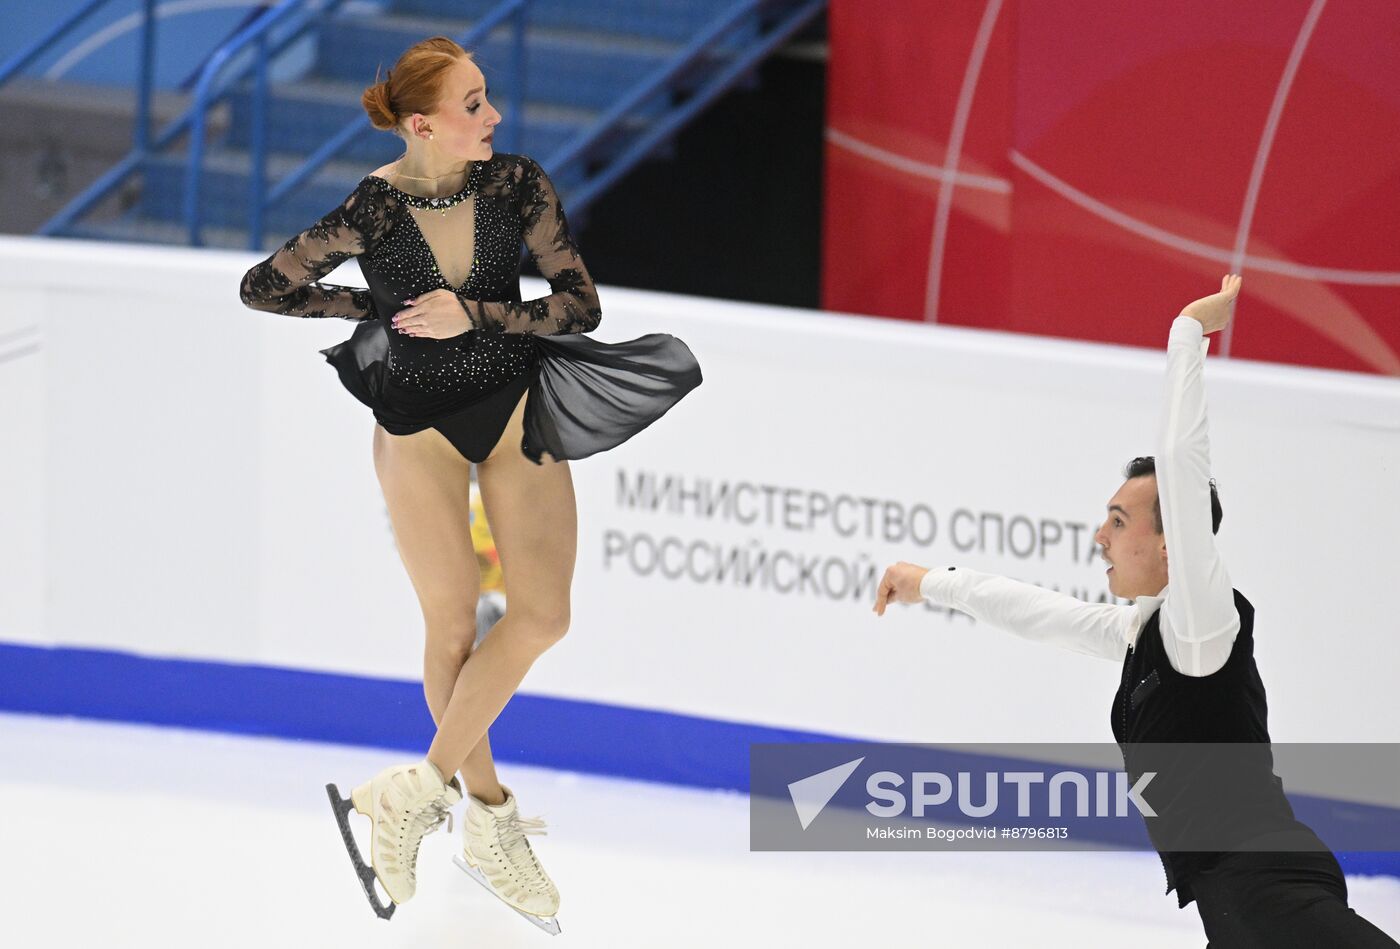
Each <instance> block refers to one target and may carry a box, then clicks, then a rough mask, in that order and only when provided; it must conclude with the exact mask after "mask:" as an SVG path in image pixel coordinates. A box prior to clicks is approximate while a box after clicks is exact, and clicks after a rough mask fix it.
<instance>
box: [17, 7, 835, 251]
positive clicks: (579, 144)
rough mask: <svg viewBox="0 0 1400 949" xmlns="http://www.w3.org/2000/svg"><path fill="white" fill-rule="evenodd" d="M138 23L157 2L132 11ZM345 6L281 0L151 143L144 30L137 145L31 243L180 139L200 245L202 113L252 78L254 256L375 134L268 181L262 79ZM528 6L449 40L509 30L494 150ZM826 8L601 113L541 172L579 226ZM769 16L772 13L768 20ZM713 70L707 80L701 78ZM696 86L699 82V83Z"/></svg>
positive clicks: (692, 45) (705, 57)
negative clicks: (303, 189)
mask: <svg viewBox="0 0 1400 949" xmlns="http://www.w3.org/2000/svg"><path fill="white" fill-rule="evenodd" d="M105 2H107V0H91V2H90V3H89V4H88V5H87V6H86V7H84V9H83V10H81V11H79V13H78V14H75V15H74V16H73V17H69V18H68V19H67V20H65V22H64V23H63V24H60V26H59V27H56V28H55V29H54V30H53V31H51V33H50V35H49V36H47V37H45V38H44V39H43V40H42V41H41V42H39V43H36V44H32V45H31V48H30V49H27V50H26V51H24V52H23V53H21V54H20V55H19V56H17V57H15V58H13V59H12V60H11V61H10V62H9V63H6V64H5V66H4V67H0V83H3V82H4V81H5V79H7V78H8V77H9V76H10V75H13V74H14V73H15V72H17V71H18V69H22V68H23V67H24V66H25V65H27V64H28V63H29V62H32V61H33V59H34V58H35V57H37V56H38V55H40V53H41V52H42V50H43V49H44V48H47V44H50V43H52V42H53V41H54V40H55V39H56V38H57V36H58V35H60V34H61V33H62V31H63V30H66V29H69V28H71V27H72V26H73V25H74V24H75V23H76V22H77V21H78V19H80V18H81V16H86V15H87V14H88V13H90V12H92V10H95V9H96V8H97V7H99V6H101V5H102V4H103V3H105ZM142 2H143V3H145V5H146V9H147V11H148V17H149V16H150V15H151V14H152V11H153V9H154V3H155V0H142ZM343 2H344V0H281V2H279V3H277V4H276V6H274V7H272V8H270V9H268V10H267V11H266V12H264V13H263V14H262V15H261V16H259V17H258V18H257V19H256V20H254V21H253V22H252V23H250V24H248V25H247V26H246V27H245V28H243V29H242V30H240V31H239V32H238V33H237V34H236V35H235V36H234V37H233V38H231V39H230V40H229V41H228V42H227V43H225V44H223V46H221V47H220V48H219V49H218V50H216V51H215V53H214V54H213V55H212V56H211V57H210V58H209V60H208V61H207V62H206V63H205V65H204V67H203V69H202V70H201V72H200V75H199V79H198V80H197V82H196V85H195V91H194V94H193V98H192V102H191V104H190V106H189V107H188V108H187V109H186V110H185V112H184V113H183V114H181V115H180V116H179V117H178V118H177V119H176V120H174V121H173V122H171V123H170V124H169V125H168V126H167V127H166V128H165V129H163V130H162V131H161V132H160V133H159V134H158V135H157V136H155V138H154V140H152V136H151V132H150V128H149V117H148V100H149V84H150V83H149V79H150V76H149V72H150V55H151V54H150V47H151V46H152V39H151V37H152V33H151V29H150V22H149V20H148V22H147V24H146V26H145V29H146V35H145V37H144V39H143V44H142V46H143V67H142V69H143V85H144V87H145V90H146V91H145V92H144V93H142V98H141V102H142V106H141V108H142V119H141V120H140V121H139V122H138V130H137V135H136V145H135V146H134V147H133V149H132V151H131V153H130V154H128V155H127V156H126V157H125V158H124V159H122V161H120V162H119V163H118V164H117V165H115V166H114V167H113V168H111V169H109V170H108V172H107V173H106V174H104V175H103V176H102V177H101V178H99V179H98V180H97V181H96V182H95V183H94V184H92V185H91V186H90V187H89V188H88V189H86V190H85V191H84V192H83V193H82V194H80V195H78V196H77V197H76V198H75V199H74V200H73V201H71V202H70V203H69V204H68V205H67V206H66V207H65V208H64V209H63V210H62V211H61V212H59V214H57V215H56V216H55V217H54V218H52V219H51V220H50V221H48V222H47V223H46V224H45V225H44V226H43V227H42V228H40V230H39V233H41V234H58V233H63V232H64V231H66V230H67V229H68V228H70V227H71V226H72V225H73V224H74V222H75V221H77V219H78V218H80V217H81V216H82V215H84V214H86V213H87V212H88V211H89V210H91V208H92V207H93V206H95V205H96V204H97V202H98V201H100V200H101V199H102V198H103V196H105V195H106V194H107V193H108V192H109V191H110V190H111V189H112V188H114V187H115V186H117V185H118V184H119V183H120V182H121V181H122V180H124V179H125V178H126V177H127V176H129V175H130V174H132V173H133V172H135V171H138V170H140V168H141V167H142V165H143V164H144V163H145V162H146V160H147V159H148V158H149V157H150V156H152V155H153V154H156V153H159V152H160V151H162V150H163V149H165V148H167V147H169V146H170V145H171V144H172V143H174V142H175V141H176V139H177V138H178V137H179V136H181V135H182V134H184V133H185V132H187V131H188V133H189V147H188V156H187V159H186V169H185V182H184V189H183V195H182V198H183V200H182V207H181V211H182V223H183V228H184V230H185V232H186V234H187V239H188V241H189V243H190V244H191V245H192V246H201V245H202V244H203V237H202V230H203V223H204V222H203V209H202V202H201V192H202V188H203V184H204V176H205V167H204V166H205V154H206V144H205V139H206V137H207V135H208V122H209V112H210V110H212V109H213V108H214V107H215V106H217V105H218V104H219V103H220V102H221V101H223V100H224V99H225V98H227V97H228V96H229V95H230V94H232V93H233V91H234V90H235V88H236V86H237V84H238V83H239V82H240V81H242V80H243V79H245V78H247V76H248V75H249V73H251V74H252V79H253V85H252V96H251V100H250V115H249V122H250V128H249V130H248V132H249V164H250V168H249V175H248V179H249V182H248V188H249V194H248V204H247V207H248V209H249V227H248V247H249V248H250V249H253V250H257V249H260V247H261V243H262V235H263V225H264V215H265V212H266V211H267V209H268V208H270V207H272V206H274V205H276V204H277V203H278V202H280V201H282V200H283V199H284V198H286V196H287V195H288V194H289V193H291V192H292V191H293V190H294V189H296V188H298V187H300V186H301V185H302V184H304V183H305V182H306V181H307V180H308V179H310V178H311V176H312V175H314V174H315V173H316V172H317V171H318V170H320V169H321V168H322V167H323V166H325V165H326V163H328V162H329V161H331V160H332V159H333V158H334V157H335V156H336V155H338V154H340V153H341V152H342V151H343V150H344V149H345V148H347V147H348V146H350V145H351V144H352V143H354V142H355V141H356V140H357V139H359V138H360V137H362V136H364V135H367V134H369V133H370V132H372V131H374V128H373V125H372V124H371V123H370V121H369V118H368V116H359V117H357V118H356V119H354V120H352V121H351V122H349V123H347V124H346V125H344V126H343V127H342V128H341V129H340V130H339V131H337V132H336V133H335V134H333V135H332V136H330V137H329V138H328V139H327V140H326V141H325V142H323V143H322V144H321V145H320V146H319V147H318V148H316V150H315V151H314V152H312V153H311V154H310V155H309V156H308V157H307V158H306V159H305V160H304V161H302V162H301V163H300V164H298V165H297V166H296V167H295V168H293V169H292V170H291V171H290V172H288V173H287V174H285V175H284V176H283V177H282V178H281V179H280V180H279V181H277V182H276V183H275V184H274V183H271V182H269V178H268V168H267V166H268V157H269V147H268V136H267V124H268V100H269V96H270V94H271V91H270V88H269V69H270V64H271V63H272V61H273V59H274V58H275V57H276V56H277V55H278V54H280V53H281V52H282V51H283V50H284V49H286V48H287V46H289V45H290V44H291V43H293V42H295V41H296V40H298V39H300V38H301V37H303V36H304V35H305V34H306V32H307V31H308V30H309V29H311V28H313V27H315V26H317V25H319V23H320V22H321V21H322V20H323V19H324V17H325V16H326V15H328V14H330V13H333V12H334V11H335V10H336V9H338V8H339V7H340V6H341V5H342V3H343ZM530 4H531V0H503V2H501V3H499V4H498V5H497V6H495V7H494V8H492V10H491V11H490V12H489V13H488V14H487V15H486V16H485V17H483V18H482V19H481V20H480V21H478V22H477V23H475V24H474V25H473V26H472V28H471V29H470V30H468V31H467V32H466V33H465V34H463V35H462V36H460V37H458V38H457V42H458V43H460V44H461V45H462V46H464V47H468V48H470V47H472V46H474V45H475V44H477V43H479V42H481V41H484V40H485V39H486V38H487V36H488V35H489V34H490V33H491V32H492V31H494V30H496V29H497V28H499V27H500V26H501V25H502V24H504V23H505V22H506V21H507V20H508V19H510V20H512V21H513V26H514V32H513V42H512V44H511V62H510V72H509V88H510V90H511V94H510V100H511V109H510V113H511V114H513V116H514V117H515V120H514V121H512V122H509V123H507V124H506V128H505V129H503V132H504V133H505V134H504V135H503V136H502V138H503V139H504V140H503V141H502V143H501V144H502V150H504V151H518V150H519V143H520V136H521V133H522V129H523V126H524V115H525V88H526V68H527V61H526V43H525V31H526V27H527V24H528V20H529V8H530ZM825 7H826V0H806V2H805V3H804V2H801V0H795V2H792V3H789V4H788V5H786V6H785V7H784V6H783V5H782V4H775V3H773V2H772V0H739V2H737V3H735V4H734V5H733V6H731V7H729V8H728V9H726V10H725V11H724V12H723V13H722V14H721V15H720V16H718V17H716V18H715V19H714V20H713V21H712V22H711V23H710V24H709V25H708V26H706V27H705V28H703V29H702V30H701V31H700V32H699V33H697V34H696V35H695V36H694V37H693V38H692V39H691V40H690V41H689V42H688V43H686V44H685V45H684V46H683V47H682V48H681V49H680V50H678V51H677V52H676V53H675V54H674V55H673V56H672V57H670V58H669V59H668V60H667V61H666V62H665V63H664V64H662V65H661V66H660V67H658V68H657V69H656V70H654V71H653V72H652V73H651V74H650V75H648V76H647V77H646V78H645V79H643V80H642V81H641V82H639V83H637V84H636V85H635V86H634V87H633V88H632V90H631V91H630V92H628V93H627V94H626V95H624V96H623V97H622V98H621V99H619V100H618V101H617V102H615V103H614V104H613V105H612V106H611V107H610V108H608V109H607V110H606V111H605V112H604V113H603V114H602V115H601V116H600V117H599V119H598V120H597V121H596V122H594V123H593V124H592V125H591V126H590V127H589V128H587V129H585V130H584V131H582V132H580V133H579V134H578V135H576V136H575V137H574V138H572V139H571V140H569V141H568V142H567V143H566V144H565V145H563V146H562V147H561V148H559V149H558V150H556V151H555V153H554V154H552V155H550V156H549V158H548V159H547V160H546V162H545V164H546V167H548V168H549V169H550V173H551V174H552V175H559V174H560V173H562V172H564V171H565V169H566V167H567V166H571V165H574V164H577V166H578V167H579V168H580V169H581V171H582V174H581V175H580V176H579V181H580V182H581V183H580V184H579V185H578V187H577V188H576V189H575V188H570V189H569V190H570V194H569V205H570V209H571V211H573V212H574V213H576V214H578V213H579V212H581V211H582V210H583V209H584V208H586V207H587V206H588V205H590V204H591V203H592V202H593V201H594V200H595V199H596V198H597V197H598V196H599V195H601V194H602V193H603V192H604V191H606V190H607V189H608V188H610V187H611V186H612V185H613V184H615V183H616V182H617V181H618V180H619V179H620V178H621V177H622V176H623V175H625V174H627V172H628V171H630V170H631V169H632V168H633V167H634V166H635V165H636V164H638V163H639V162H640V161H641V160H642V159H644V158H645V157H646V156H647V155H648V154H650V153H651V152H652V151H654V150H655V149H656V148H658V147H659V146H660V145H662V144H663V143H664V142H665V141H666V140H667V139H669V138H670V137H671V136H672V135H674V134H675V133H676V132H677V131H678V130H679V129H680V128H681V127H682V126H683V125H684V124H685V123H687V122H689V121H690V120H691V119H693V118H694V117H695V116H696V115H697V114H698V113H699V112H700V111H702V110H703V109H705V108H706V107H707V106H709V105H710V103H712V102H713V101H714V100H715V99H716V98H718V97H719V96H720V95H722V94H723V93H724V92H725V91H727V90H728V89H729V88H730V87H731V86H733V85H734V84H735V83H736V82H738V81H739V80H740V79H742V78H743V76H744V75H746V74H747V73H748V72H750V71H751V70H752V69H753V68H755V67H756V66H757V65H758V64H759V63H760V62H761V61H762V60H763V59H764V58H765V57H767V56H768V55H769V54H770V53H772V52H773V50H774V49H776V48H777V47H778V46H779V45H780V44H782V43H783V42H785V41H786V40H787V39H788V38H790V37H791V36H792V35H793V34H794V33H796V32H797V31H798V30H800V29H801V28H802V27H804V26H805V25H806V24H807V23H809V22H810V21H811V20H812V19H814V18H815V17H816V16H817V15H818V14H820V13H821V11H822V10H823V9H824V8H825ZM775 11H781V12H780V13H776V14H775ZM765 14H775V16H774V17H772V18H770V22H769V23H768V24H767V26H768V27H769V29H768V30H767V31H766V32H762V33H761V35H759V36H757V37H756V38H754V39H753V40H752V41H749V42H746V43H745V44H743V45H739V46H734V47H731V48H724V49H723V51H722V53H720V54H718V56H717V50H718V49H720V48H721V47H722V46H723V44H724V42H725V40H726V38H727V37H729V36H730V34H732V33H734V32H735V31H736V30H738V29H740V28H741V27H743V26H744V25H745V24H747V23H749V22H751V20H754V19H759V18H761V17H763V16H764V15H765ZM712 60H713V61H715V66H714V68H713V69H706V68H704V67H705V66H706V65H707V62H708V61H712ZM697 77H698V78H697ZM662 95H665V96H669V97H671V101H668V102H667V103H666V107H665V109H664V110H663V112H662V114H661V115H659V116H658V117H657V118H655V119H653V120H651V121H649V122H648V123H647V125H646V126H645V127H644V128H643V129H642V130H641V131H640V134H638V135H636V136H635V137H633V138H632V140H630V141H628V140H627V139H626V137H622V136H619V134H618V133H620V132H623V131H624V126H625V125H626V124H628V123H629V122H630V121H633V120H634V119H635V117H636V116H637V115H638V114H639V111H640V107H641V106H643V105H644V104H645V103H647V102H649V101H650V100H653V99H655V98H657V97H658V96H662ZM619 138H621V139H622V144H621V146H620V150H619V151H617V153H616V154H613V155H610V156H607V160H606V161H604V162H601V163H599V161H598V159H599V157H600V155H599V152H600V146H602V145H604V144H608V145H609V146H610V147H611V143H612V142H614V141H616V140H618V139H619Z"/></svg>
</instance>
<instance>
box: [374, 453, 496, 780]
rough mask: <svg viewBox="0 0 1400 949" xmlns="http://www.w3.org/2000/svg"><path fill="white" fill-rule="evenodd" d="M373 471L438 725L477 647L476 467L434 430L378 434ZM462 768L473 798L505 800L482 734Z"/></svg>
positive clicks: (447, 772)
mask: <svg viewBox="0 0 1400 949" xmlns="http://www.w3.org/2000/svg"><path fill="white" fill-rule="evenodd" d="M374 469H375V473H376V474H377V475H378V476H379V484H380V487H381V488H382V489H383V491H384V500H385V503H386V504H387V505H388V507H389V519H390V522H391V523H392V524H393V528H394V539H395V541H396V543H397V546H398V550H399V557H400V558H401V559H402V560H403V564H404V568H405V569H406V570H407V571H408V576H409V579H410V580H411V581H412V583H413V589H414V591H415V592H416V593H417V594H418V603H419V606H420V608H421V609H422V611H423V625H424V631H425V637H424V645H423V694H424V696H425V697H426V698H427V701H428V709H429V711H431V712H432V716H433V721H434V722H437V723H440V722H441V721H442V715H443V712H444V711H446V709H447V704H448V701H449V700H450V699H451V697H452V689H453V687H454V685H455V683H456V681H457V676H458V674H459V673H460V672H461V670H462V665H463V663H465V662H466V661H467V658H468V657H469V656H470V655H471V651H472V644H473V642H474V641H475V639H476V604H477V598H478V596H479V594H480V589H481V574H480V571H479V569H478V567H477V563H476V551H475V550H474V549H473V547H472V540H471V529H470V526H469V525H470V517H471V514H470V497H471V495H470V477H471V468H470V463H469V462H468V461H467V459H465V458H463V457H462V455H461V453H460V452H458V451H457V449H456V448H454V447H452V444H451V443H450V442H448V441H447V439H446V438H444V437H443V436H442V434H441V433H440V432H437V431H435V430H433V429H431V428H429V429H425V430H424V431H421V432H417V433H416V434H413V435H390V434H389V433H388V432H386V431H384V429H383V428H382V427H380V426H375V430H374ZM460 764H461V767H460V770H461V772H462V778H463V779H464V780H465V781H466V786H467V788H468V789H469V790H470V792H471V793H472V794H474V795H476V796H477V797H479V798H481V799H482V800H485V801H488V802H492V803H496V802H499V801H502V800H504V799H505V797H504V795H503V794H502V792H501V786H500V781H499V779H498V778H497V776H496V767H495V763H494V762H493V761H492V758H491V744H490V741H489V739H488V738H487V737H486V736H485V735H484V734H483V735H482V736H481V740H480V741H478V742H477V743H476V745H475V746H474V747H473V748H472V750H471V752H470V754H468V755H466V756H465V760H464V761H462V762H461V763H460ZM455 770H458V769H457V768H456V767H450V768H443V769H442V773H443V774H445V775H451V774H452V773H453V771H455Z"/></svg>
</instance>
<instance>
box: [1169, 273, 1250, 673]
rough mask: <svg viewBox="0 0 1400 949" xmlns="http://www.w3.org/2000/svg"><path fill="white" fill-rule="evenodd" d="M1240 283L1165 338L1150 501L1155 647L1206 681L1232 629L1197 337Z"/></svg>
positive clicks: (1223, 655) (1219, 321)
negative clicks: (1162, 554) (1158, 610)
mask: <svg viewBox="0 0 1400 949" xmlns="http://www.w3.org/2000/svg"><path fill="white" fill-rule="evenodd" d="M1240 283H1241V280H1240V278H1239V277H1238V276H1235V275H1233V274H1231V275H1229V276H1227V277H1225V279H1224V280H1222V281H1221V284H1220V292H1219V293H1215V294H1212V295H1210V296H1208V297H1204V298H1202V299H1200V300H1196V301H1195V302H1193V303H1190V304H1188V305H1187V306H1186V308H1185V309H1183V310H1182V311H1181V315H1180V316H1178V317H1177V318H1176V320H1175V321H1173V323H1172V328H1171V333H1170V335H1169V336H1168V339H1167V380H1166V393H1165V404H1164V405H1163V408H1162V425H1161V431H1160V434H1159V436H1158V446H1157V447H1158V455H1157V496H1158V499H1159V500H1160V502H1161V505H1162V531H1163V533H1164V534H1165V535H1166V543H1167V573H1168V578H1169V579H1168V590H1167V599H1166V602H1165V603H1164V604H1163V605H1162V643H1163V645H1165V646H1166V649H1167V656H1168V658H1169V659H1170V660H1171V664H1172V668H1174V669H1176V670H1178V671H1179V672H1183V673H1185V674H1186V675H1190V676H1207V675H1210V674H1211V673H1213V672H1216V671H1217V670H1219V669H1220V667H1221V666H1223V665H1225V661H1226V660H1227V659H1229V658H1230V647H1231V645H1232V644H1233V643H1234V641H1235V635H1236V634H1237V633H1238V632H1239V630H1240V617H1239V614H1238V613H1237V612H1236V610H1235V596H1234V590H1233V587H1232V585H1231V583H1230V574H1229V571H1227V570H1226V569H1225V561H1224V560H1223V559H1222V558H1221V556H1220V551H1218V550H1217V549H1216V546H1215V530H1214V525H1213V523H1212V513H1211V502H1210V439H1209V438H1208V435H1207V425H1206V390H1205V379H1204V370H1205V358H1206V350H1207V348H1208V347H1209V341H1208V340H1206V339H1205V336H1206V334H1208V333H1213V332H1215V331H1217V330H1220V329H1223V328H1224V327H1225V326H1226V324H1228V323H1229V322H1230V308H1231V305H1232V304H1233V303H1234V301H1235V297H1237V296H1238V295H1239V292H1240Z"/></svg>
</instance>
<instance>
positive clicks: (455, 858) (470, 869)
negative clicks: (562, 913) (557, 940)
mask: <svg viewBox="0 0 1400 949" xmlns="http://www.w3.org/2000/svg"><path fill="white" fill-rule="evenodd" d="M452 862H453V863H455V864H457V866H458V867H460V868H461V870H462V872H463V873H465V874H466V875H467V876H469V877H471V878H472V879H473V880H475V881H476V882H478V883H480V884H481V885H482V887H483V888H485V890H486V892H487V893H490V894H491V895H492V896H494V897H495V898H496V899H498V900H501V904H502V905H504V906H510V908H511V909H513V910H515V912H516V913H518V914H519V915H521V916H524V917H525V918H526V919H528V920H529V921H530V922H532V923H534V924H535V925H536V926H538V927H539V928H541V929H543V930H544V931H545V932H547V933H549V934H550V935H551V936H557V935H559V932H560V930H559V919H558V917H555V916H536V915H535V914H534V913H527V912H525V911H524V910H523V909H520V908H519V907H515V906H511V905H510V904H509V903H507V902H506V901H505V900H503V899H501V895H500V894H499V893H497V892H496V891H495V889H494V888H493V887H492V886H491V884H490V882H489V881H488V880H487V879H486V874H484V873H482V872H481V871H480V870H478V869H477V868H476V867H474V866H472V865H471V864H470V863H467V861H466V860H465V859H464V858H463V857H462V855H461V854H460V853H455V854H453V855H452Z"/></svg>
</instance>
